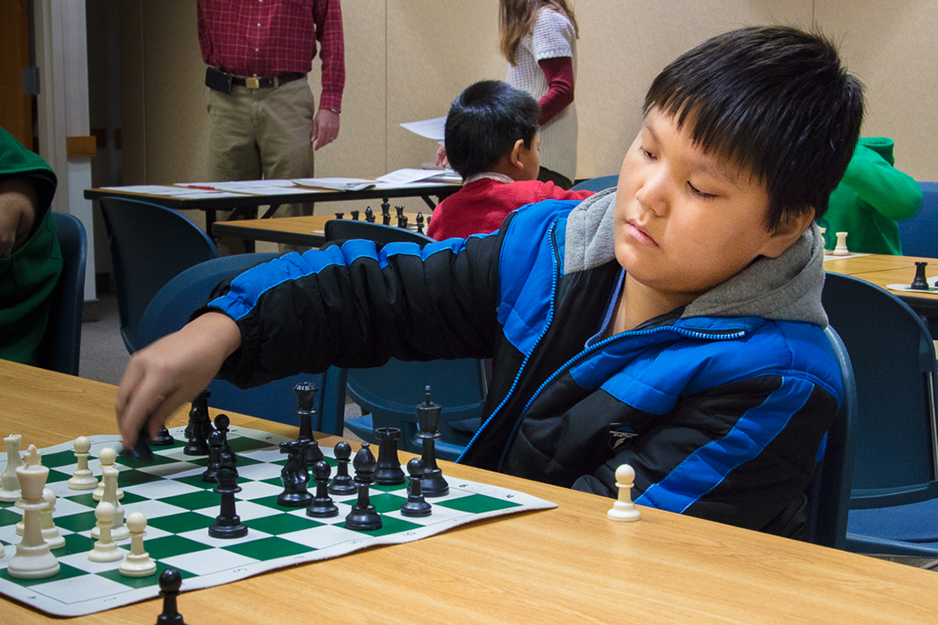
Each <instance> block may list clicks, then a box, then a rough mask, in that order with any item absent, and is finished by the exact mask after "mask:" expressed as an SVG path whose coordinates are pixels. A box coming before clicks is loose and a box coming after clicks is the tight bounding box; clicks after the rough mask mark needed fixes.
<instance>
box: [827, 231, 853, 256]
mask: <svg viewBox="0 0 938 625" xmlns="http://www.w3.org/2000/svg"><path fill="white" fill-rule="evenodd" d="M831 254H833V255H834V256H847V255H849V254H850V250H848V249H847V233H846V232H838V233H837V246H836V247H835V248H834V251H833V252H831Z"/></svg>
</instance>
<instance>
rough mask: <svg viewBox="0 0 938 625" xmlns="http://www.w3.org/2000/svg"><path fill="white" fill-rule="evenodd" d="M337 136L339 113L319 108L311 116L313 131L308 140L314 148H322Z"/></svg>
mask: <svg viewBox="0 0 938 625" xmlns="http://www.w3.org/2000/svg"><path fill="white" fill-rule="evenodd" d="M338 136H339V114H338V113H336V112H335V111H331V110H329V109H319V112H318V113H316V117H314V118H313V132H312V134H311V135H310V137H309V140H310V141H311V142H312V143H313V144H314V146H315V147H314V148H313V149H314V150H318V149H319V148H324V147H326V146H327V145H329V144H330V143H332V142H333V141H335V138H336V137H338Z"/></svg>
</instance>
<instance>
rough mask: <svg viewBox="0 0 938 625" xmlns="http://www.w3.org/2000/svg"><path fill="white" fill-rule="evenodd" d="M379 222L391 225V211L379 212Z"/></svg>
mask: <svg viewBox="0 0 938 625" xmlns="http://www.w3.org/2000/svg"><path fill="white" fill-rule="evenodd" d="M381 224H382V225H385V226H390V225H391V213H381Z"/></svg>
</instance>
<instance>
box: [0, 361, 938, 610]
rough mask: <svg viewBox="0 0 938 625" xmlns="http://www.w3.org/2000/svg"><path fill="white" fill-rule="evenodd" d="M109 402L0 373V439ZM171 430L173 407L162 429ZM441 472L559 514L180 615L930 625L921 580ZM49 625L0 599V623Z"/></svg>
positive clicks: (45, 440) (671, 519) (79, 421)
mask: <svg viewBox="0 0 938 625" xmlns="http://www.w3.org/2000/svg"><path fill="white" fill-rule="evenodd" d="M114 396H115V388H114V387H113V386H110V385H106V384H101V383H98V382H92V381H89V380H84V379H81V378H76V377H71V376H66V375H61V374H57V373H51V372H48V371H44V370H41V369H36V368H32V367H26V366H23V365H17V364H13V363H9V362H6V361H0V405H2V406H3V409H2V411H0V431H3V432H4V434H6V433H8V432H16V433H20V434H22V435H23V444H24V448H25V446H27V445H29V444H30V443H34V444H36V445H37V446H39V447H44V446H49V445H52V444H55V443H60V442H63V441H67V440H70V439H73V438H75V437H77V436H79V435H88V434H103V433H109V432H114V431H115V430H116V427H115V424H114V409H113V406H114ZM213 413H214V411H213ZM229 414H230V413H229ZM231 416H232V422H234V423H236V424H238V425H243V426H246V427H251V428H256V429H262V430H267V431H270V432H275V433H278V434H283V435H287V436H295V434H296V428H294V427H292V426H287V425H282V424H278V423H272V422H267V421H262V420H260V419H254V418H249V417H243V416H240V415H231ZM184 423H185V409H183V410H180V411H179V412H177V413H176V415H175V416H174V419H173V420H172V421H171V425H183V424H184ZM320 440H322V442H323V444H325V445H333V444H335V442H336V439H334V438H325V439H320ZM402 456H405V457H406V454H402ZM440 464H441V466H442V468H443V471H444V473H445V474H449V475H451V476H453V477H461V478H464V479H471V480H475V481H479V482H487V483H491V484H497V485H500V486H505V487H507V488H512V489H515V490H521V491H524V492H527V493H530V494H532V495H535V496H537V497H542V498H544V499H547V500H550V501H554V502H557V503H559V504H560V507H559V508H557V509H555V510H548V511H543V512H535V513H530V514H523V515H518V516H511V517H508V518H504V519H500V520H493V521H488V522H481V523H476V524H473V525H469V526H465V527H463V528H460V529H457V530H454V531H450V532H446V533H444V534H440V535H438V536H434V537H431V538H427V539H425V540H421V541H417V542H413V543H407V544H403V545H394V546H391V547H383V548H378V549H370V550H367V551H363V552H358V553H354V554H351V555H349V556H345V557H342V558H337V559H333V560H327V561H324V562H319V563H315V564H309V565H303V566H298V567H293V568H289V569H283V570H280V571H277V572H274V573H270V574H266V575H260V576H257V577H253V578H250V579H246V580H242V581H239V582H233V583H231V584H226V585H223V586H217V587H215V588H209V589H206V590H199V591H196V592H191V593H185V592H184V593H183V594H182V595H181V596H180V598H179V609H180V612H181V613H182V614H183V615H184V617H185V619H186V622H188V623H192V624H199V623H203V624H207V623H231V624H237V623H251V624H256V623H267V622H271V621H274V620H276V621H279V622H282V623H300V622H312V621H315V622H319V623H329V624H330V625H332V624H340V623H352V622H361V623H381V624H382V625H384V624H396V623H401V624H403V623H407V624H411V623H414V622H421V623H459V624H472V623H479V624H484V625H491V624H492V623H564V624H570V623H626V622H628V623H648V624H655V625H661V624H662V623H669V624H671V623H707V624H708V625H709V624H713V623H740V624H745V625H753V624H756V623H798V624H799V625H803V624H806V623H830V624H834V625H845V624H848V623H849V624H853V623H915V624H916V625H921V624H922V623H930V622H934V620H935V614H936V610H938V594H936V592H935V587H936V585H938V576H936V574H935V573H934V572H930V571H923V570H919V569H915V568H912V567H906V566H902V565H899V564H893V563H890V562H885V561H881V560H876V559H874V558H868V557H864V556H859V555H856V554H850V553H845V552H840V551H835V550H832V549H826V548H822V547H816V546H814V545H808V544H805V543H800V542H797V541H793V540H788V539H784V538H777V537H774V536H768V535H764V534H759V533H757V532H750V531H746V530H741V529H738V528H734V527H730V526H727V525H721V524H718V523H712V522H708V521H702V520H699V519H693V518H690V517H684V516H680V515H676V514H670V513H667V512H659V511H656V510H650V509H647V508H641V510H642V513H643V517H642V520H641V521H639V522H638V523H630V524H619V523H613V522H611V521H608V520H607V519H606V517H605V514H606V510H607V509H608V508H609V507H610V504H611V501H610V500H609V499H606V498H603V497H598V496H595V495H587V494H585V493H578V492H574V491H571V490H568V489H563V488H558V487H554V486H549V485H546V484H539V483H536V482H530V481H526V480H521V479H518V478H514V477H510V476H505V475H500V474H496V473H490V472H487V471H482V470H479V469H473V468H471V467H464V466H461V465H453V464H451V463H446V462H441V463H440ZM10 549H11V551H12V549H13V548H12V547H11V548H10ZM184 588H185V586H183V589H184ZM160 609H161V606H160V602H159V600H153V601H146V602H143V603H138V604H135V605H130V606H126V607H123V608H118V609H115V610H111V611H108V612H103V613H99V614H93V615H89V616H85V617H79V618H75V619H70V620H69V621H68V622H69V623H76V624H78V625H84V624H86V623H100V624H102V625H113V624H114V623H139V624H148V623H152V622H155V620H156V617H157V615H158V614H159V612H160ZM48 620H49V619H48V617H46V616H44V615H43V614H41V613H38V612H35V611H33V610H31V609H29V608H26V607H23V606H21V605H18V604H15V603H13V602H9V601H0V622H3V623H16V624H17V625H20V624H25V625H28V624H31V623H46V622H48Z"/></svg>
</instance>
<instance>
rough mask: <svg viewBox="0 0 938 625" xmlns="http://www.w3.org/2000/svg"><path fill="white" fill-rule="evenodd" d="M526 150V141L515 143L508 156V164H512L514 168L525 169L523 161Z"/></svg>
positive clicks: (520, 140) (519, 140) (521, 140)
mask: <svg viewBox="0 0 938 625" xmlns="http://www.w3.org/2000/svg"><path fill="white" fill-rule="evenodd" d="M524 149H525V146H524V139H518V140H517V141H515V144H514V145H513V146H511V152H510V153H509V154H508V162H509V163H511V166H512V167H516V168H518V169H524V161H522V160H521V154H522V150H524Z"/></svg>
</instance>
